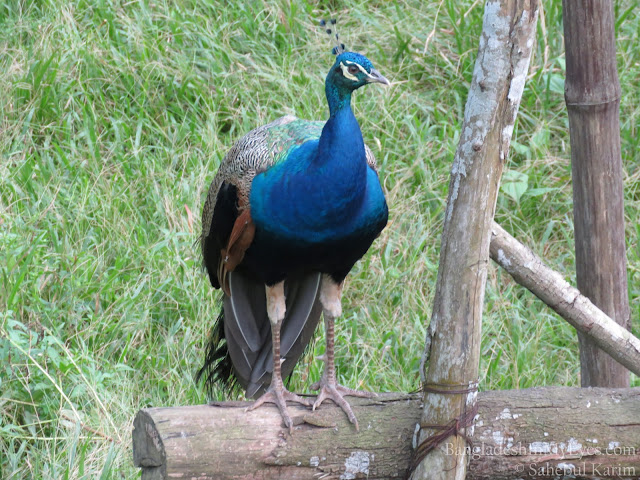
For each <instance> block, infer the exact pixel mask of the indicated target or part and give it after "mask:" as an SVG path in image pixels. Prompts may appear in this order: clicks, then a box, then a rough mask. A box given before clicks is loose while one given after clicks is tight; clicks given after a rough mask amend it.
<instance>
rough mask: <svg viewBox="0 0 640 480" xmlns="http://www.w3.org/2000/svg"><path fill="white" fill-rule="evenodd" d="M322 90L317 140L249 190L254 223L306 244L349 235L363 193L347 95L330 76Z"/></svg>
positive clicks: (363, 170)
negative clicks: (325, 116) (324, 107)
mask: <svg viewBox="0 0 640 480" xmlns="http://www.w3.org/2000/svg"><path fill="white" fill-rule="evenodd" d="M325 91H326V94H327V102H328V103H329V112H330V117H329V120H327V122H326V123H325V125H324V127H323V129H322V134H321V135H320V138H319V139H318V140H317V141H309V142H306V143H304V144H302V145H301V146H300V147H298V148H297V149H296V150H294V151H293V152H292V153H291V154H290V155H289V156H288V158H287V159H286V160H285V161H284V162H282V163H280V164H278V165H276V166H274V167H272V168H271V169H269V170H267V171H266V172H264V173H262V174H259V175H257V176H256V178H255V179H254V180H253V184H252V187H251V199H250V202H251V208H252V216H253V217H254V221H255V222H256V225H257V226H259V227H261V228H265V229H269V230H274V232H275V231H276V230H277V231H278V232H280V233H281V234H282V235H285V236H289V237H299V238H300V239H304V240H305V241H320V240H322V239H326V238H334V237H336V236H340V235H341V234H343V233H346V232H348V231H349V229H350V228H352V225H351V224H352V223H353V221H355V220H354V219H355V218H357V217H358V212H360V211H361V209H362V205H363V202H364V201H365V197H366V190H367V180H368V179H367V159H366V153H365V149H364V141H363V139H362V132H361V131H360V126H359V125H358V121H357V120H356V117H355V115H354V114H353V111H352V110H351V91H344V90H342V89H340V88H338V87H336V86H335V84H333V82H332V81H331V78H329V77H328V78H327V82H326V86H325Z"/></svg>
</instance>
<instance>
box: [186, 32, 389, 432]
mask: <svg viewBox="0 0 640 480" xmlns="http://www.w3.org/2000/svg"><path fill="white" fill-rule="evenodd" d="M332 23H335V21H332ZM327 33H331V30H330V29H327ZM336 38H337V35H336ZM333 53H334V54H335V55H336V58H335V63H334V64H333V66H332V67H331V69H330V70H329V73H328V74H327V77H326V80H325V93H326V98H327V102H328V105H329V119H328V120H327V121H326V122H322V121H308V120H301V119H298V118H296V117H294V116H291V115H286V116H284V117H282V118H279V119H277V120H275V121H273V122H271V123H269V124H267V125H264V126H261V127H259V128H256V129H255V130H252V131H250V132H249V133H247V134H246V135H245V136H244V137H242V138H241V139H240V140H238V141H237V142H236V143H235V144H234V145H233V147H231V149H230V150H229V152H228V153H227V154H226V156H225V157H224V159H223V160H222V162H221V164H220V167H219V169H218V172H217V174H216V176H215V178H214V179H213V181H212V182H211V186H210V188H209V191H208V195H207V198H206V201H205V204H204V208H203V212H202V234H201V237H200V244H201V249H202V256H203V260H204V267H205V269H206V271H207V273H208V276H209V280H210V282H211V285H212V286H213V287H214V288H221V289H222V290H223V292H224V296H223V307H222V312H221V314H220V316H219V318H218V321H217V323H216V325H215V326H214V328H213V330H212V335H211V339H210V342H209V344H208V346H207V348H206V358H205V363H204V366H203V367H202V368H201V369H200V370H199V371H198V374H197V378H198V379H200V378H201V377H202V378H204V380H205V383H206V384H207V386H208V387H209V388H211V387H212V385H213V383H215V382H217V381H223V382H225V383H226V384H227V385H231V384H233V383H239V384H240V385H241V386H242V387H243V388H244V389H245V390H246V395H247V397H249V398H256V397H258V398H257V400H256V401H255V403H253V404H252V406H251V407H249V409H255V408H257V407H258V406H260V405H262V404H264V403H265V402H269V403H274V404H275V405H276V406H277V407H278V408H279V410H280V413H281V415H282V418H283V420H284V423H285V425H286V426H287V427H288V428H289V431H292V428H293V423H292V420H291V417H290V415H289V413H288V411H287V406H286V402H287V401H292V402H297V403H300V404H302V405H305V406H307V407H312V409H314V410H315V409H316V408H317V407H318V406H319V405H320V404H322V402H323V401H324V400H326V399H331V400H332V401H333V402H335V403H336V404H337V405H339V406H340V407H341V408H342V409H343V411H344V412H345V413H346V415H347V417H348V418H349V420H350V421H351V423H353V424H354V425H355V428H356V429H358V421H357V419H356V416H355V415H354V413H353V410H352V409H351V407H350V405H349V403H348V402H347V401H346V400H345V399H344V396H347V395H351V396H360V397H371V396H375V394H373V393H371V392H366V391H358V390H352V389H350V388H347V387H344V386H342V385H339V384H338V383H337V380H336V369H335V361H334V323H335V320H336V318H338V317H339V316H340V315H341V312H342V307H341V297H342V290H343V282H344V279H345V277H346V276H347V274H348V273H349V271H350V270H351V269H352V267H353V266H354V264H355V263H356V262H357V261H358V260H359V259H360V258H361V257H362V256H363V255H364V254H365V253H366V252H367V250H368V249H369V247H370V246H371V244H372V243H373V241H374V240H375V238H376V237H377V236H378V235H379V234H380V232H381V231H382V229H383V228H384V227H385V226H386V224H387V219H388V208H387V203H386V200H385V196H384V193H383V190H382V187H381V185H380V181H379V178H378V174H377V170H376V163H375V159H374V156H373V154H372V152H371V150H370V149H369V148H368V147H367V146H366V145H365V144H364V141H363V138H362V133H361V131H360V126H359V124H358V121H357V120H356V117H355V116H354V113H353V111H352V109H351V96H352V93H353V92H354V91H355V90H357V89H358V88H360V87H363V86H365V85H367V84H370V83H379V84H382V85H389V81H388V80H387V79H386V78H385V77H384V76H382V75H381V74H380V73H379V72H378V71H377V70H376V69H375V68H374V67H373V65H372V63H371V61H369V59H367V58H366V57H365V56H364V55H361V54H359V53H355V52H351V51H345V49H344V45H342V44H340V43H339V42H338V46H337V47H334V49H333ZM321 313H322V314H323V317H324V323H325V334H326V350H325V354H324V355H323V358H322V359H323V360H324V362H325V366H324V372H323V374H322V378H321V380H320V381H319V382H317V383H316V384H314V385H312V387H311V388H312V389H314V390H318V391H319V393H318V395H317V397H316V399H315V402H313V403H312V402H311V401H310V400H309V399H307V398H304V397H300V396H298V395H296V394H294V393H292V392H290V391H288V390H287V388H286V387H285V385H284V383H283V378H286V377H288V376H289V375H290V374H291V372H292V371H293V368H294V366H295V364H296V362H297V361H298V359H299V358H300V356H301V355H302V354H303V352H304V350H305V347H306V346H307V345H308V343H309V341H310V340H311V338H312V336H313V334H314V331H315V329H316V326H317V324H318V322H319V319H320V314H321Z"/></svg>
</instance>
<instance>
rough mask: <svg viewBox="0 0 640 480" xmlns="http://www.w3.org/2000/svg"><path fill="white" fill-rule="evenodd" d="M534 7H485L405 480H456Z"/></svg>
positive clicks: (526, 1) (531, 2)
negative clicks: (493, 237) (493, 234)
mask: <svg viewBox="0 0 640 480" xmlns="http://www.w3.org/2000/svg"><path fill="white" fill-rule="evenodd" d="M537 17H538V2H537V0H500V1H498V0H488V1H487V2H486V4H485V13H484V20H483V28H482V35H481V37H480V42H479V47H478V57H477V60H476V65H475V69H474V72H473V79H472V82H471V87H470V90H469V96H468V99H467V104H466V107H465V118H464V123H463V125H462V132H461V136H460V143H459V145H458V149H457V151H456V155H455V159H454V163H453V168H452V169H451V181H450V184H449V198H448V204H447V210H446V215H445V221H444V230H443V234H442V245H441V249H440V265H439V270H438V280H437V283H436V293H435V300H434V307H433V315H432V317H431V324H430V325H429V332H428V334H427V341H426V348H425V357H424V358H425V360H426V358H427V357H429V365H428V371H427V372H426V379H425V382H424V383H425V393H424V410H423V413H422V419H421V425H420V427H421V431H420V435H419V441H420V446H419V447H418V449H417V450H416V458H414V465H413V467H414V468H415V470H414V471H413V474H412V476H411V478H413V479H414V480H418V479H425V480H426V479H430V480H433V479H453V478H456V479H463V478H465V475H466V470H467V455H466V450H467V448H466V447H467V443H466V439H465V437H464V436H465V435H471V434H472V428H469V427H470V425H471V422H472V421H473V417H474V408H475V405H476V389H477V381H478V363H479V354H480V333H481V326H482V309H483V303H484V291H485V283H486V278H487V264H488V262H489V242H490V238H491V224H492V221H493V215H494V211H495V205H496V198H497V193H498V187H499V184H500V176H501V174H502V168H503V164H504V161H505V159H506V158H507V153H508V150H509V143H510V141H511V134H512V132H513V126H514V123H515V118H516V113H517V111H518V107H519V105H520V99H521V97H522V91H523V89H524V84H525V80H526V75H527V71H528V67H529V59H530V55H531V49H532V46H533V44H534V39H535V32H536V22H537Z"/></svg>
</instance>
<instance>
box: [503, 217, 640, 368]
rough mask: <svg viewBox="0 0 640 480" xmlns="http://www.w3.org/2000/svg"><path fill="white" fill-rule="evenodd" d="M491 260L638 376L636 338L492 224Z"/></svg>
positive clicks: (639, 357)
mask: <svg viewBox="0 0 640 480" xmlns="http://www.w3.org/2000/svg"><path fill="white" fill-rule="evenodd" d="M491 259H492V260H493V261H494V262H496V263H497V264H498V265H500V266H501V267H502V268H504V269H505V270H506V271H507V272H508V273H509V274H510V275H511V276H512V277H513V279H514V280H515V281H516V282H518V283H519V284H520V285H522V286H523V287H526V288H527V289H529V290H530V291H531V292H532V293H533V294H534V295H535V296H536V297H538V298H539V299H540V300H542V301H543V302H544V303H546V304H547V305H549V306H550V307H551V308H552V309H553V310H555V311H556V313H558V315H560V316H561V317H562V318H564V319H565V320H566V321H567V322H569V323H570V324H571V326H573V327H574V328H575V329H576V330H578V331H579V332H582V333H584V335H586V336H588V337H589V338H590V339H591V341H592V342H593V343H594V344H595V345H597V346H598V347H600V348H601V349H602V350H604V351H605V352H606V353H608V354H609V355H611V357H612V358H613V359H615V360H616V361H617V362H619V363H620V364H622V365H624V366H625V367H626V368H628V369H629V370H631V371H632V372H633V373H635V374H636V375H640V339H638V338H637V337H635V336H633V334H632V333H631V332H629V331H628V330H626V329H625V328H623V327H621V326H620V325H618V324H617V323H616V322H614V321H613V320H612V319H611V318H610V317H608V316H607V315H606V314H605V313H604V312H603V311H602V310H600V309H599V308H598V307H596V306H595V305H594V304H593V303H591V301H590V300H589V299H588V298H587V297H585V296H584V295H582V294H581V293H580V291H578V289H576V288H574V287H572V286H571V285H569V283H568V282H566V281H565V280H564V278H562V275H560V274H559V273H558V272H556V271H554V270H552V269H551V268H549V267H548V266H547V265H545V264H544V262H543V261H542V260H541V259H540V257H538V256H537V255H536V254H535V253H533V252H532V251H531V250H529V249H528V248H527V247H525V246H524V245H522V244H521V243H520V242H518V241H517V240H516V239H515V238H513V237H512V236H511V235H509V234H508V233H507V232H506V231H505V230H504V229H503V228H502V227H501V226H500V225H498V224H497V223H495V222H494V224H493V227H492V237H491Z"/></svg>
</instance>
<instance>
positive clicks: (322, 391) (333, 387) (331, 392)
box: [311, 381, 377, 431]
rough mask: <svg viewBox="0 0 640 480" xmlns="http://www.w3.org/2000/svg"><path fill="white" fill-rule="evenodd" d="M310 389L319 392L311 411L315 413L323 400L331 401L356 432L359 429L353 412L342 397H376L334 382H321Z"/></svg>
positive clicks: (370, 393)
mask: <svg viewBox="0 0 640 480" xmlns="http://www.w3.org/2000/svg"><path fill="white" fill-rule="evenodd" d="M311 389H312V390H319V392H318V396H317V398H316V401H315V402H314V403H313V406H312V407H311V409H312V410H314V411H315V409H316V408H318V407H319V406H320V405H321V404H322V402H324V401H325V400H327V399H328V400H332V401H333V403H335V404H336V405H338V406H339V407H340V408H342V410H343V411H344V413H346V414H347V417H348V418H349V421H350V422H351V423H353V424H354V425H355V427H356V431H360V427H359V425H358V419H357V418H356V415H355V413H353V410H352V409H351V405H349V402H347V401H346V400H345V398H344V397H345V396H347V395H350V396H352V397H361V398H373V397H376V396H377V395H376V394H375V393H373V392H367V391H364V390H353V389H351V388H347V387H343V386H342V385H338V384H337V383H334V382H329V383H327V382H323V381H320V382H316V383H314V384H313V385H312V386H311Z"/></svg>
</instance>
